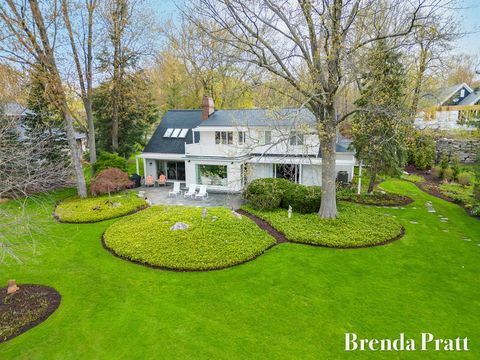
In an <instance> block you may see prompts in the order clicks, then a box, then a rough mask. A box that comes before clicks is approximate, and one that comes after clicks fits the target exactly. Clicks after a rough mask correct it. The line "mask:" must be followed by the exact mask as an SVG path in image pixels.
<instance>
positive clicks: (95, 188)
mask: <svg viewBox="0 0 480 360" xmlns="http://www.w3.org/2000/svg"><path fill="white" fill-rule="evenodd" d="M132 185H133V181H131V180H130V179H129V178H128V174H127V173H126V172H123V171H121V170H120V169H117V168H109V169H105V170H102V172H100V173H99V174H98V175H97V176H95V178H94V179H93V180H92V182H91V183H90V192H91V193H92V194H93V195H100V194H110V193H112V192H118V191H120V190H125V189H126V188H128V187H130V186H132Z"/></svg>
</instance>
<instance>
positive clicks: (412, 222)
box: [410, 221, 418, 224]
mask: <svg viewBox="0 0 480 360" xmlns="http://www.w3.org/2000/svg"><path fill="white" fill-rule="evenodd" d="M410 224H418V222H416V221H410Z"/></svg>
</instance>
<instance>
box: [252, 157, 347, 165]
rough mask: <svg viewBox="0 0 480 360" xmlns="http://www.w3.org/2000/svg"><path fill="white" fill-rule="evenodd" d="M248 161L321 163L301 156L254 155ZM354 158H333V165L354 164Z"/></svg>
mask: <svg viewBox="0 0 480 360" xmlns="http://www.w3.org/2000/svg"><path fill="white" fill-rule="evenodd" d="M246 162H248V163H253V164H303V165H321V164H322V159H321V158H302V157H269V156H263V157H261V156H256V157H253V158H251V159H250V160H247V161H246ZM354 164H355V159H351V160H340V159H336V160H335V165H354Z"/></svg>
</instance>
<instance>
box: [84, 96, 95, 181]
mask: <svg viewBox="0 0 480 360" xmlns="http://www.w3.org/2000/svg"><path fill="white" fill-rule="evenodd" d="M84 105H85V112H86V114H87V124H88V150H89V151H90V165H91V168H92V175H94V174H95V168H94V166H93V164H94V163H95V161H97V146H96V144H95V125H94V123H93V111H92V103H91V101H90V98H87V99H85V101H84Z"/></svg>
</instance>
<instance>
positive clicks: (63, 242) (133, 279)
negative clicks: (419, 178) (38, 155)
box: [0, 180, 480, 360]
mask: <svg viewBox="0 0 480 360" xmlns="http://www.w3.org/2000/svg"><path fill="white" fill-rule="evenodd" d="M382 187H383V188H386V189H388V190H389V191H392V192H397V193H401V194H405V195H407V196H410V197H412V198H413V199H415V203H413V204H411V205H409V206H406V207H405V209H401V208H397V209H395V208H385V209H381V211H382V212H385V213H388V214H390V215H391V216H396V219H397V220H398V221H399V222H400V223H401V224H402V225H403V226H404V227H405V229H406V234H405V236H404V237H403V238H402V239H401V240H399V241H395V242H392V243H391V244H388V245H386V246H377V247H371V248H364V249H355V250H339V249H331V248H320V247H313V246H305V245H301V244H291V243H286V244H281V245H279V246H275V247H273V248H272V249H271V250H268V251H267V252H266V253H265V254H263V255H262V256H260V257H258V258H257V259H255V260H254V261H251V262H247V263H246V264H243V265H240V266H235V267H232V268H229V269H225V270H221V271H209V272H195V273H179V272H171V271H162V270H158V269H150V268H147V267H144V266H139V265H137V264H132V263H130V262H128V261H124V260H122V259H119V258H116V257H114V256H112V255H111V254H110V253H109V252H107V251H105V249H104V248H103V247H102V245H101V242H100V237H101V236H102V234H103V232H104V231H105V230H106V229H107V228H108V226H110V225H111V224H113V223H115V222H118V221H121V219H116V220H108V221H104V222H98V223H94V224H65V223H58V222H55V221H54V220H53V218H52V216H51V214H52V211H53V207H54V201H51V203H50V204H49V206H48V207H47V208H46V209H43V208H42V207H41V206H39V205H37V204H33V203H32V204H30V206H29V208H28V212H29V213H35V214H38V216H41V217H42V218H44V219H45V222H47V223H48V225H49V226H48V227H46V228H44V230H43V235H42V236H41V237H40V238H38V241H37V252H36V255H35V256H30V257H28V258H25V259H24V264H16V263H10V264H9V265H8V266H1V265H0V274H1V276H0V283H3V284H6V281H7V280H8V279H9V278H15V279H16V280H17V282H19V283H20V284H21V283H37V284H45V285H49V286H52V287H54V288H55V289H57V290H58V291H59V292H60V293H61V295H62V303H61V305H60V307H59V308H58V309H57V311H55V312H54V313H53V314H52V315H51V316H50V317H49V318H48V319H47V320H46V321H45V322H43V323H42V324H40V325H38V326H36V327H35V328H33V329H31V330H29V331H28V332H26V333H24V334H22V335H20V336H19V337H17V338H15V339H12V340H10V341H7V342H6V343H3V344H0V359H2V360H8V359H15V360H24V359H28V360H32V359H42V360H43V359H102V360H103V359H132V358H136V359H157V358H161V359H164V360H166V359H176V360H178V359H195V360H203V359H315V360H317V359H334V360H336V359H346V358H352V359H375V358H381V359H382V358H394V359H421V360H423V359H429V358H434V359H436V358H452V359H457V358H461V359H478V356H479V349H480V322H479V321H478V316H477V315H478V314H479V313H480V300H479V299H480V276H479V273H480V246H478V245H477V244H479V243H480V221H478V220H477V219H475V218H473V217H470V216H468V215H467V214H466V213H465V211H464V210H463V209H462V208H460V207H459V206H458V205H456V204H452V203H448V202H445V201H443V200H441V199H438V198H436V197H433V196H430V195H428V194H426V193H424V192H422V191H421V190H419V189H418V188H416V186H415V185H414V184H411V183H407V182H403V181H399V180H392V181H387V182H385V183H382ZM426 201H431V202H432V204H433V207H434V208H435V210H436V211H437V212H436V213H429V212H428V211H427V209H426V207H425V205H424V204H425V202H426ZM6 205H7V204H3V205H1V206H6ZM438 215H443V216H444V217H446V218H448V219H449V220H448V221H447V222H446V223H443V222H441V221H440V217H439V216H438ZM412 222H414V223H412ZM465 239H469V240H465ZM27 250H29V247H26V248H25V251H27ZM345 332H355V333H357V334H358V335H359V337H369V338H395V337H398V335H399V333H401V332H404V333H405V334H406V336H410V337H415V339H419V336H420V335H419V334H420V333H422V332H431V333H432V334H434V335H435V336H436V337H439V338H440V337H443V338H446V337H450V338H456V337H459V336H460V337H465V336H468V338H469V339H470V342H469V344H470V348H471V349H472V350H471V351H468V352H461V353H457V352H450V353H438V352H435V351H432V350H431V351H415V352H401V353H400V352H398V353H397V352H391V353H379V352H376V353H372V352H368V351H364V352H352V353H345V351H344V336H345V335H344V334H345Z"/></svg>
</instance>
